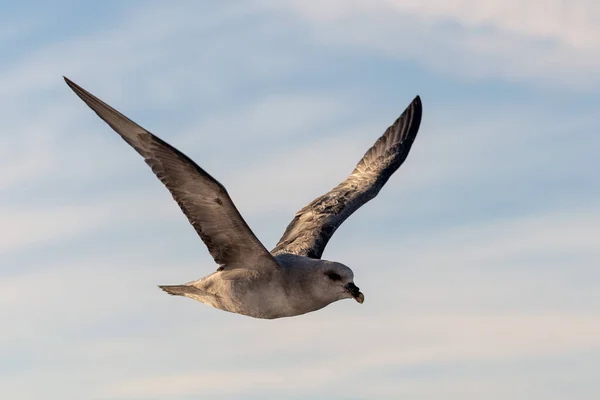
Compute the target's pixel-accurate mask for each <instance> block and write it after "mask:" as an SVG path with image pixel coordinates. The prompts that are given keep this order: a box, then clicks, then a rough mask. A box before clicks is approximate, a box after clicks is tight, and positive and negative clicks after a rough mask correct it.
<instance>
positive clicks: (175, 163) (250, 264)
mask: <svg viewBox="0 0 600 400" xmlns="http://www.w3.org/2000/svg"><path fill="white" fill-rule="evenodd" d="M65 81H66V82H67V84H68V85H69V87H70V88H71V89H73V91H74V92H75V93H76V94H77V96H79V97H80V98H81V99H82V100H83V101H84V102H85V103H86V104H87V105H88V106H90V108H91V109H92V110H94V112H95V113H96V114H98V116H99V117H100V118H102V119H103V120H104V121H105V122H106V123H107V124H108V125H110V127H111V128H113V129H114V130H115V131H116V132H117V133H118V134H119V135H121V137H122V138H123V139H124V140H125V141H126V142H127V143H129V144H130V145H131V147H133V148H134V149H135V150H136V151H137V152H138V153H140V154H141V155H142V157H144V159H145V160H146V163H147V164H148V165H150V167H151V168H152V171H153V172H154V173H155V174H156V176H157V177H158V179H160V180H161V182H162V183H163V184H164V185H165V186H166V187H167V189H168V190H169V192H171V194H172V195H173V198H174V199H175V201H176V202H177V204H179V207H181V210H183V213H184V214H185V216H186V217H187V218H188V220H189V221H190V223H191V224H192V226H193V227H194V229H195V230H196V232H197V233H198V235H200V238H201V239H202V241H203V242H204V244H205V245H206V247H208V251H209V252H210V255H211V256H212V257H213V258H214V259H215V261H216V262H217V263H218V264H219V265H220V266H221V267H224V268H226V269H233V268H249V269H265V268H266V269H268V268H278V264H277V262H276V261H275V260H274V259H273V256H272V255H271V254H270V253H269V252H268V251H267V249H265V247H264V246H263V245H262V243H261V242H260V241H259V240H258V239H257V238H256V236H255V235H254V233H252V230H251V229H250V227H248V224H246V222H245V221H244V219H243V218H242V216H241V215H240V213H239V211H238V210H237V208H236V207H235V205H234V204H233V202H232V201H231V198H230V197H229V195H228V194H227V191H226V190H225V188H224V187H223V185H221V184H220V183H219V182H218V181H217V180H215V179H214V178H213V177H212V176H210V175H209V174H208V173H207V172H206V171H204V170H203V169H202V168H200V167H199V166H198V165H196V164H195V163H194V162H193V161H192V160H191V159H190V158H188V157H187V156H186V155H185V154H183V153H182V152H180V151H179V150H177V149H175V148H174V147H172V146H171V145H169V144H168V143H166V142H164V141H163V140H161V139H160V138H158V137H156V136H154V135H153V134H151V133H150V132H148V131H147V130H145V129H144V128H142V127H141V126H139V125H137V124H136V123H135V122H133V121H131V120H130V119H129V118H127V117H125V116H124V115H123V114H121V113H120V112H118V111H117V110H115V109H114V108H112V107H110V106H109V105H108V104H106V103H104V102H103V101H101V100H100V99H98V98H97V97H95V96H94V95H92V94H91V93H89V92H87V91H86V90H84V89H83V88H81V87H79V86H78V85H76V84H75V83H73V82H72V81H70V80H69V79H67V78H65Z"/></svg>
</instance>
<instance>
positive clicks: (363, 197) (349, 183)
mask: <svg viewBox="0 0 600 400" xmlns="http://www.w3.org/2000/svg"><path fill="white" fill-rule="evenodd" d="M421 113H422V106H421V99H420V98H419V96H417V97H415V99H414V100H413V101H412V103H411V104H410V105H409V106H408V107H407V108H406V110H404V112H403V113H402V115H400V117H399V118H398V119H397V120H396V122H394V124H393V125H392V126H390V127H389V128H388V129H387V130H386V131H385V133H384V134H383V135H382V136H381V137H380V138H379V139H377V141H376V142H375V144H374V145H373V147H371V148H370V149H369V150H368V151H367V152H366V153H365V155H364V157H363V158H362V159H361V160H360V161H359V163H358V164H357V165H356V168H355V169H354V171H352V174H350V176H349V177H348V178H346V180H345V181H343V182H342V183H340V184H339V185H338V186H336V187H335V188H333V189H332V190H331V191H329V192H328V193H326V194H324V195H323V196H321V197H318V198H316V199H315V200H313V201H312V202H310V203H309V204H308V205H307V206H306V207H304V208H303V209H301V210H300V211H298V212H297V213H296V215H295V217H294V219H293V220H292V222H290V224H289V225H288V226H287V228H286V230H285V232H284V234H283V236H282V237H281V239H280V240H279V243H277V246H275V248H274V249H273V250H272V251H271V253H272V254H274V255H278V254H285V253H292V254H297V255H301V256H306V257H311V258H321V255H322V254H323V250H324V249H325V246H326V245H327V242H328V241H329V239H330V238H331V236H332V235H333V233H334V232H335V230H336V229H337V228H338V227H339V226H340V225H341V224H342V222H344V221H345V220H346V218H348V217H349V216H350V215H351V214H352V213H353V212H354V211H356V210H358V209H359V208H360V207H361V206H362V205H363V204H365V203H366V202H368V201H369V200H371V199H372V198H374V197H375V196H376V195H377V193H379V191H380V190H381V188H382V187H383V185H384V184H385V183H386V182H387V180H388V179H389V178H390V176H391V175H392V174H393V173H394V172H395V171H396V170H397V169H398V167H400V165H402V163H403V162H404V160H405V159H406V157H407V156H408V152H409V151H410V147H411V146H412V144H413V141H414V140H415V137H416V136H417V132H418V131H419V125H420V123H421Z"/></svg>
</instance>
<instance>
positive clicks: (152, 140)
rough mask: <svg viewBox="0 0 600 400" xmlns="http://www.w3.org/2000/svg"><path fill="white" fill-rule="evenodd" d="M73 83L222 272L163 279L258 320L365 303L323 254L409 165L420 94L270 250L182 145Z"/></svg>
mask: <svg viewBox="0 0 600 400" xmlns="http://www.w3.org/2000/svg"><path fill="white" fill-rule="evenodd" d="M63 78H64V79H65V82H66V83H67V85H68V86H69V87H70V88H71V89H72V90H73V91H74V92H75V94H76V95H77V96H79V98H81V100H83V101H84V102H85V103H86V104H87V105H88V106H89V107H90V108H91V109H92V110H93V111H94V112H95V113H96V114H97V115H98V116H99V117H100V118H101V119H102V120H104V122H106V123H107V124H108V125H109V126H110V127H111V128H112V129H113V130H114V131H115V132H117V133H118V134H119V135H120V136H121V138H123V139H124V140H125V141H126V142H127V143H128V144H129V145H130V146H131V147H133V148H134V149H135V150H136V151H137V152H138V153H139V154H140V155H141V156H142V157H143V158H144V160H145V161H146V163H147V164H148V165H149V166H150V168H151V169H152V171H153V172H154V174H155V175H156V177H158V179H159V180H160V181H161V182H162V183H163V184H164V185H165V186H166V188H167V189H168V191H169V192H170V193H171V195H172V197H173V199H174V200H175V201H176V202H177V204H178V205H179V207H180V208H181V210H182V211H183V213H184V214H185V216H186V217H187V219H188V221H189V223H190V224H191V225H192V227H193V228H194V230H195V231H196V232H197V234H198V235H199V236H200V239H201V240H202V241H203V242H204V244H205V246H206V248H207V249H208V251H209V253H210V255H211V256H212V258H213V259H214V261H215V263H216V264H217V265H218V268H217V270H216V271H215V272H213V273H211V274H209V275H207V276H205V277H203V278H201V279H198V280H195V281H191V282H188V283H185V284H181V285H159V288H161V289H162V290H164V291H165V292H167V293H168V294H171V295H174V296H184V297H187V298H190V299H193V300H196V301H199V302H201V303H204V304H207V305H209V306H212V307H214V308H217V309H220V310H223V311H228V312H231V313H237V314H241V315H244V316H248V317H253V318H260V319H276V318H283V317H292V316H298V315H303V314H306V313H309V312H314V311H317V310H320V309H322V308H324V307H326V306H327V305H329V304H331V303H334V302H336V301H338V300H342V299H354V300H356V301H357V302H358V303H360V304H362V303H363V302H364V299H365V296H364V294H363V293H362V292H361V291H360V289H359V287H358V286H356V284H355V283H354V273H353V271H352V269H350V268H349V267H348V266H346V265H345V264H342V263H340V262H336V261H330V260H325V259H322V258H321V256H322V254H323V251H324V249H325V246H326V245H327V243H328V241H329V240H330V239H331V237H332V235H333V234H334V232H335V231H336V230H337V229H338V228H339V226H340V225H341V224H342V223H343V222H344V221H345V220H346V219H347V218H348V217H349V216H350V215H352V214H353V213H354V212H355V211H356V210H357V209H359V208H360V207H361V206H362V205H363V204H365V203H367V202H368V201H369V200H371V199H373V198H374V197H375V196H377V194H378V193H379V191H380V190H381V188H382V187H383V186H384V185H385V183H386V182H387V181H388V179H389V178H390V176H391V175H392V174H393V173H394V172H395V171H396V170H397V169H398V168H399V167H400V165H402V164H403V163H404V161H405V160H406V158H407V156H408V154H409V151H410V149H411V146H412V144H413V142H414V140H415V138H416V136H417V133H418V131H419V126H420V124H421V116H422V104H421V98H420V97H419V96H416V97H415V98H414V99H413V100H412V102H411V103H410V104H409V105H408V106H407V107H406V109H405V110H404V111H403V112H402V114H401V115H400V116H399V117H398V118H397V119H396V120H395V122H394V123H393V124H392V125H391V126H389V127H388V128H387V129H386V130H385V132H384V133H383V135H382V136H381V137H379V138H378V139H377V140H376V141H375V144H374V145H373V146H372V147H371V148H370V149H369V150H367V152H366V153H365V154H364V156H363V157H362V159H361V160H360V161H359V162H358V164H357V165H356V167H355V168H354V170H353V171H352V173H351V174H350V175H349V176H348V177H347V178H346V179H345V180H344V181H343V182H341V183H340V184H339V185H337V186H336V187H334V188H333V189H332V190H330V191H329V192H327V193H325V194H324V195H322V196H320V197H318V198H316V199H314V200H313V201H311V202H310V203H309V204H308V205H306V206H305V207H303V208H302V209H300V210H299V211H298V212H297V213H296V214H295V216H294V218H293V220H292V221H291V222H290V223H289V225H288V226H287V228H286V229H285V232H284V233H283V235H282V236H281V239H280V240H279V242H278V243H277V244H276V246H275V247H274V248H273V249H272V250H271V251H268V250H267V249H266V248H265V246H264V245H263V244H262V243H261V242H260V240H259V239H258V238H257V237H256V236H255V235H254V233H253V232H252V230H251V229H250V227H249V226H248V224H247V223H246V221H244V218H243V217H242V216H241V214H240V212H239V211H238V209H237V208H236V206H235V205H234V203H233V201H232V200H231V198H230V197H229V194H228V192H227V190H226V189H225V187H224V186H223V185H222V184H221V183H220V182H219V181H217V180H216V179H215V178H213V177H212V176H211V175H209V174H208V173H207V172H206V171H205V170H204V169H202V168H201V167H199V166H198V165H197V164H196V163H195V162H194V161H192V160H191V159H190V158H189V157H188V156H186V155H185V154H184V153H182V152H181V151H179V150H177V149H176V148H175V147H173V146H171V145H170V144H168V143H167V142H165V141H163V140H162V139H160V138H159V137H158V136H155V135H154V134H152V133H150V132H149V131H147V130H146V129H144V128H142V127H141V126H140V125H138V124H137V123H135V122H133V121H132V120H130V119H129V118H127V117H126V116H124V115H123V114H121V113H120V112H119V111H117V110H116V109H114V108H112V107H111V106H109V105H108V104H106V103H104V102H103V101H102V100H100V99H99V98H97V97H96V96H94V95H92V94H91V93H89V92H88V91H86V90H85V89H83V88H82V87H80V86H78V85H77V84H76V83H74V82H73V81H71V80H69V79H68V78H67V77H63Z"/></svg>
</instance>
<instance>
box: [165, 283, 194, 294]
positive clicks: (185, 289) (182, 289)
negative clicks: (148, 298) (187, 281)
mask: <svg viewBox="0 0 600 400" xmlns="http://www.w3.org/2000/svg"><path fill="white" fill-rule="evenodd" d="M158 287H159V288H161V289H162V290H164V291H165V292H167V293H169V294H171V295H173V296H185V295H186V294H189V293H190V291H191V290H190V289H192V290H193V289H195V288H194V287H190V286H187V285H171V286H162V285H159V286H158Z"/></svg>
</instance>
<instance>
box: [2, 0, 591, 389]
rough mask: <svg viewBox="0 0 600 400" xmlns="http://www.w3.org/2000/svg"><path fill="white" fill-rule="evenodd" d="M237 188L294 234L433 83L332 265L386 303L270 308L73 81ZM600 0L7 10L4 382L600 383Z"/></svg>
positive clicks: (220, 385)
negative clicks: (243, 312)
mask: <svg viewBox="0 0 600 400" xmlns="http://www.w3.org/2000/svg"><path fill="white" fill-rule="evenodd" d="M63 75H65V76H68V77H69V78H70V79H72V80H73V81H75V82H76V83H78V84H80V85H81V86H83V87H84V88H85V89H87V90H89V91H90V92H92V93H93V94H95V95H97V96H98V97H100V98H101V99H103V100H104V101H106V102H107V103H108V104H110V105H112V106H114V107H115V108H117V109H119V110H120V111H122V112H123V113H124V114H125V115H127V116H129V117H130V118H132V119H133V120H135V121H136V122H138V123H139V124H140V125H142V126H144V127H145V128H147V129H148V130H150V131H152V132H153V133H155V134H157V135H158V136H160V137H161V138H162V139H164V140H166V141H167V142H169V143H171V144H172V145H174V146H176V147H177V148H179V149H180V150H182V151H183V152H185V153H186V154H187V155H188V156H190V157H191V158H192V159H194V160H195V161H196V162H197V163H198V164H199V165H200V166H202V167H203V168H204V169H206V170H207V171H208V172H209V173H210V174H211V175H213V176H214V177H215V178H217V179H218V180H219V181H220V182H222V183H223V184H224V185H225V186H226V187H227V190H228V192H229V193H230V195H231V197H232V199H233V201H234V202H235V204H236V205H237V207H238V209H239V210H240V212H241V214H242V215H243V216H244V218H245V219H246V221H247V222H248V224H249V225H250V226H251V227H252V229H253V231H254V232H255V234H256V235H257V236H258V237H259V239H260V240H261V241H262V242H263V243H264V244H265V246H266V247H267V248H269V249H270V248H272V247H273V246H274V245H275V244H276V242H277V241H278V239H279V237H280V235H281V234H282V233H283V231H284V228H285V226H286V225H287V224H288V222H289V221H290V220H291V219H292V217H293V215H294V213H295V212H296V211H297V210H298V209H300V208H301V207H302V206H304V205H305V204H306V203H308V202H309V201H311V200H312V199H313V198H315V197H317V196H319V195H321V194H323V193H324V192H326V191H328V190H329V189H330V188H332V187H334V186H335V185H337V184H338V183H339V182H340V181H341V180H342V179H344V178H345V177H346V176H347V175H348V174H349V173H350V172H351V171H352V169H353V168H354V165H355V164H356V162H358V160H359V159H360V158H361V157H362V155H363V154H364V152H365V151H366V150H367V149H368V148H369V147H370V146H371V145H372V144H373V143H374V141H375V140H376V139H377V138H378V137H379V136H380V135H381V134H382V133H383V132H384V130H385V129H386V128H387V126H388V125H390V124H391V123H392V122H393V121H394V120H395V119H396V118H397V117H398V115H400V113H401V112H402V111H403V110H404V108H405V107H406V106H407V105H408V104H409V102H410V101H411V100H412V99H413V98H414V96H416V95H420V96H421V98H422V101H423V120H422V123H421V129H420V132H419V135H418V137H417V139H416V141H415V143H414V145H413V147H412V150H411V153H410V155H409V157H408V159H407V161H406V162H405V164H404V165H403V166H402V167H401V168H400V170H398V171H397V173H396V174H395V175H394V176H393V177H392V178H391V179H390V180H389V182H388V183H387V185H386V186H385V188H384V189H383V190H382V191H381V192H380V194H379V196H378V197H377V198H376V199H374V200H372V201H371V202H370V203H368V204H367V205H366V206H364V207H363V208H361V209H360V210H359V211H357V212H356V213H355V214H354V215H353V216H352V217H351V218H349V219H348V220H347V221H346V222H345V223H344V224H343V225H342V226H341V227H340V229H339V230H338V231H337V232H336V234H335V235H334V236H333V238H332V240H331V241H330V243H329V245H328V246H327V248H326V250H325V253H324V256H323V257H324V258H326V259H331V260H336V261H340V262H343V263H344V264H346V265H348V266H350V267H351V268H352V269H353V271H354V273H355V282H356V284H357V285H358V286H360V288H361V290H362V291H363V293H364V294H365V298H366V299H365V303H364V304H363V305H358V304H357V303H356V302H354V301H349V300H346V301H340V302H337V303H334V304H332V305H330V306H328V307H326V308H324V309H322V310H320V311H317V312H314V313H310V314H306V315H303V316H300V317H294V318H283V319H278V320H259V319H253V318H248V317H244V316H240V315H236V314H231V313H227V312H223V311H219V310H216V309H213V308H211V307H208V306H206V305H203V304H200V303H197V302H194V301H192V300H190V299H185V298H181V297H170V296H167V295H166V294H165V293H163V292H162V291H160V290H159V289H158V288H157V287H156V286H157V285H159V284H180V283H183V282H188V281H191V280H194V279H197V278H200V277H202V276H204V275H207V274H209V273H212V272H213V271H214V270H215V268H216V264H214V262H213V260H212V259H211V257H210V255H209V254H208V251H207V250H206V248H205V247H204V245H203V243H202V242H201V241H200V239H199V238H198V237H197V236H196V234H195V232H194V230H193V229H192V228H191V226H190V225H189V224H188V222H187V220H186V219H185V217H184V216H183V214H182V213H181V211H180V210H179V208H178V207H177V206H176V204H175V202H173V200H172V198H171V196H170V195H169V193H168V192H167V191H166V190H165V188H164V187H163V186H162V185H161V184H160V182H159V181H158V180H157V179H156V178H155V177H154V175H153V174H152V173H151V171H150V169H149V168H148V167H147V166H146V165H145V164H144V162H143V161H142V159H141V158H140V157H139V155H137V154H136V153H135V152H134V151H133V150H132V149H131V148H129V146H127V145H126V144H125V143H124V142H123V141H122V140H121V139H120V138H119V137H118V135H116V134H115V133H114V132H113V131H112V130H111V129H110V128H109V127H108V126H106V125H105V124H104V123H103V122H102V121H101V120H100V119H99V118H98V117H97V116H95V115H94V113H93V112H91V111H90V110H89V109H88V108H87V106H85V104H83V103H82V102H81V100H79V99H78V98H77V97H76V96H75V95H74V94H73V93H72V92H71V91H70V90H69V88H68V87H67V86H66V85H65V84H64V81H63V79H62V76H63ZM599 89H600V3H598V2H596V1H593V0H571V1H569V2H565V1H559V0H544V1H541V0H519V1H516V0H454V1H447V0H425V1H422V0H419V1H417V0H403V1H400V0H328V1H327V2H321V1H319V2H317V1H302V0H246V1H228V2H212V1H191V0H190V1H179V0H174V1H171V2H159V1H128V2H118V1H104V2H75V1H66V0H57V1H55V2H52V3H48V2H41V1H39V0H38V1H31V2H2V3H1V4H0V321H2V326H1V328H0V398H10V399H14V400H25V399H45V400H55V399H56V400H58V399H60V400H70V399H73V400H75V399H76V400H80V399H102V400H121V399H122V400H125V399H145V400H146V399H147V400H154V399H156V400H158V399H161V400H190V399H204V398H206V399H222V400H226V399H240V398H244V399H306V398H311V399H334V400H342V399H343V400H358V399H374V398H377V399H399V398H407V399H408V398H410V399H419V400H421V399H422V400H434V399H444V400H452V399H461V400H471V399H472V400H475V399H482V398H485V399H489V400H496V399H498V400H500V399H502V400H504V399H527V400H542V399H543V400H552V399H557V400H558V399H561V400H562V399H565V398H569V399H577V400H587V399H590V400H591V399H598V398H600V386H599V385H598V382H597V378H598V371H599V370H600V268H599V266H600V157H599V156H598V154H599V153H600V135H599V132H600V117H599V115H600V114H599V112H598V110H599V108H600V90H599Z"/></svg>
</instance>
